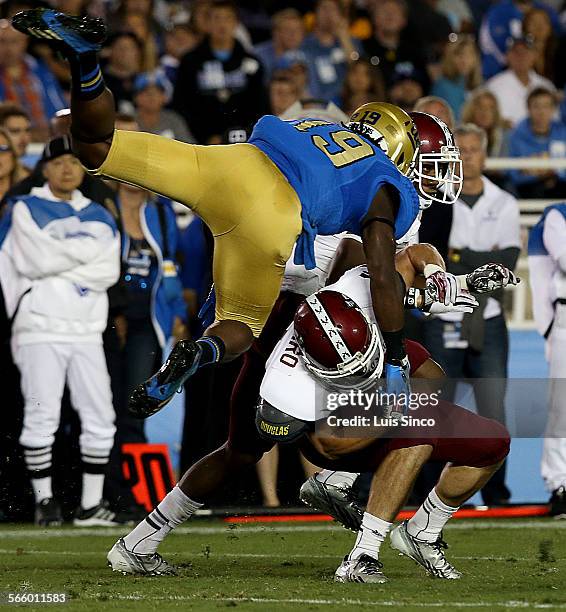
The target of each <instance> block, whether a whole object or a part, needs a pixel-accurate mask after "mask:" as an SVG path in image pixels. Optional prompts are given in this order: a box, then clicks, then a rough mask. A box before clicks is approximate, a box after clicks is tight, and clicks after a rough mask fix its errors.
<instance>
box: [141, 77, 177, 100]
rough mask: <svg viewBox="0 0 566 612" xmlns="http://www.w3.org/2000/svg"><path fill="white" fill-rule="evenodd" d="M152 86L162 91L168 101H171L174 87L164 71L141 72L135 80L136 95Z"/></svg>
mask: <svg viewBox="0 0 566 612" xmlns="http://www.w3.org/2000/svg"><path fill="white" fill-rule="evenodd" d="M152 85H153V86H155V87H159V88H160V89H161V91H162V92H163V93H164V94H165V97H166V98H167V101H169V100H170V99H171V96H172V95H173V85H172V84H171V81H170V80H169V79H168V78H167V77H166V76H165V73H164V72H163V71H162V70H153V71H152V72H141V73H140V74H138V75H137V76H136V78H135V80H134V93H139V92H140V91H143V90H144V89H147V88H148V87H151V86H152Z"/></svg>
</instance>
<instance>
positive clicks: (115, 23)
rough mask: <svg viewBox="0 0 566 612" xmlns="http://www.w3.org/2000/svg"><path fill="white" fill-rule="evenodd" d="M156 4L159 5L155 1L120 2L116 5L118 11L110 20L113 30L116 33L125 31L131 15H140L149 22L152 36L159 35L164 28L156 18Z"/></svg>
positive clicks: (134, 0)
mask: <svg viewBox="0 0 566 612" xmlns="http://www.w3.org/2000/svg"><path fill="white" fill-rule="evenodd" d="M155 4H157V3H155V2H154V1H153V0H119V1H118V2H117V3H116V4H115V6H116V9H115V10H114V12H113V13H112V14H111V15H109V18H108V21H109V22H110V26H111V28H112V29H113V30H114V31H118V30H123V29H124V28H125V27H127V19H128V16H129V15H140V16H141V17H143V18H144V19H148V20H149V27H150V30H151V32H152V34H153V35H155V36H157V35H159V34H160V33H161V29H162V28H161V25H160V23H159V22H158V21H157V19H156V18H155V16H154V13H155V7H154V5H155Z"/></svg>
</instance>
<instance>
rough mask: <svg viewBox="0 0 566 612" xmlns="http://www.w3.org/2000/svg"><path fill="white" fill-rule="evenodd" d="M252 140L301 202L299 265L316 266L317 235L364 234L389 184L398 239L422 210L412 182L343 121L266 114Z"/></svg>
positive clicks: (297, 251)
mask: <svg viewBox="0 0 566 612" xmlns="http://www.w3.org/2000/svg"><path fill="white" fill-rule="evenodd" d="M248 142H249V143H250V144H253V145H255V146H256V147H258V148H259V149H261V150H262V151H263V152H264V153H265V154H266V155H267V156H268V157H269V158H270V159H271V160H272V161H273V163H274V164H275V165H276V166H277V167H278V168H279V170H281V172H282V173H283V174H284V175H285V177H286V178H287V180H288V181H289V183H290V184H291V186H292V187H293V189H294V190H295V191H296V192H297V195H298V196H299V199H300V201H301V206H302V210H301V217H302V222H303V231H302V234H301V236H300V237H299V239H298V240H297V248H296V249H295V263H296V264H299V265H301V264H303V265H305V267H306V268H308V269H312V268H314V267H315V259H314V238H315V236H316V235H317V234H321V235H330V234H338V233H339V232H343V231H348V232H351V233H354V234H359V233H360V231H361V227H360V225H361V222H362V220H363V219H364V217H365V216H366V214H367V212H368V209H369V207H370V205H371V203H372V201H373V199H374V197H375V195H376V193H377V192H378V190H379V188H380V187H381V186H382V185H383V184H385V183H388V184H390V185H392V186H393V187H395V188H396V189H397V190H398V192H399V196H400V207H399V211H398V213H397V217H396V219H395V238H400V237H401V236H403V235H404V234H405V233H406V232H407V231H408V230H409V228H410V227H411V225H412V224H413V221H414V220H415V218H416V217H417V215H418V212H419V198H418V196H417V192H416V191H415V188H414V187H413V185H412V183H411V181H410V180H409V179H407V178H406V177H404V176H403V175H402V174H401V173H400V172H399V171H398V170H397V168H396V167H395V165H394V164H393V163H392V162H391V160H390V159H389V158H388V157H387V155H386V154H385V153H384V152H383V151H382V150H381V149H380V148H379V147H378V146H377V145H374V144H373V143H372V142H370V141H369V140H367V139H365V138H363V137H362V136H360V135H359V134H356V133H354V132H352V131H351V130H348V129H347V128H345V127H344V126H343V125H339V124H336V123H329V122H328V121H321V120H318V119H301V120H297V121H283V120H281V119H279V118H277V117H274V116H273V115H266V116H265V117H262V118H261V119H260V120H259V121H258V122H257V123H256V125H255V127H254V130H253V133H252V135H251V137H250V139H249V141H248Z"/></svg>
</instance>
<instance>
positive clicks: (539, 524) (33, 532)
mask: <svg viewBox="0 0 566 612" xmlns="http://www.w3.org/2000/svg"><path fill="white" fill-rule="evenodd" d="M460 520H461V519H460ZM460 520H457V521H454V522H453V523H449V524H448V525H446V527H445V529H446V530H449V531H452V530H465V531H469V530H474V529H545V530H546V529H551V530H552V529H566V521H558V520H541V521H532V520H530V521H524V520H521V521H512V520H509V521H507V520H503V519H499V520H493V521H484V520H481V519H471V520H469V521H466V522H460ZM129 531H130V527H127V526H124V527H83V528H77V527H69V528H68V529H66V528H63V529H61V528H51V529H45V528H39V527H35V528H23V529H3V528H2V527H0V538H59V537H67V538H78V537H82V536H102V537H108V536H118V535H122V534H125V533H128V532H129ZM325 531H326V532H331V531H344V528H343V527H341V526H339V525H336V524H331V525H287V524H285V525H281V524H273V523H265V524H261V525H258V524H249V523H232V524H228V523H224V524H221V525H217V526H214V527H199V526H197V525H195V526H189V525H187V526H183V527H178V528H177V529H175V531H174V532H173V534H178V535H183V534H185V535H186V534H195V535H214V534H228V533H234V534H238V535H239V536H240V535H247V534H248V533H250V534H257V533H264V534H270V533H273V534H277V533H300V532H310V533H315V532H325Z"/></svg>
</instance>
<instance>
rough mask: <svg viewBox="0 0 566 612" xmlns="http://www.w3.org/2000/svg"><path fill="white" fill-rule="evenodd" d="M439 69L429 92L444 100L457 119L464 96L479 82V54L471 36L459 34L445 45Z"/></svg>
mask: <svg viewBox="0 0 566 612" xmlns="http://www.w3.org/2000/svg"><path fill="white" fill-rule="evenodd" d="M441 70H442V75H441V77H440V78H439V79H437V80H436V81H435V82H434V84H433V86H432V89H431V93H432V94H433V95H434V96H438V97H439V98H443V99H444V100H446V102H448V104H450V107H451V108H452V112H453V113H454V117H455V118H456V121H459V120H460V113H461V110H462V106H463V105H464V102H465V101H466V97H467V96H468V94H469V92H470V91H472V90H473V89H475V88H476V87H479V85H480V83H481V65H480V56H479V52H478V49H477V47H476V43H475V41H474V38H473V37H472V36H470V35H465V34H460V35H459V36H458V38H457V39H456V40H455V41H454V42H449V43H448V44H447V45H446V47H445V48H444V54H443V57H442V67H441Z"/></svg>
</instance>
